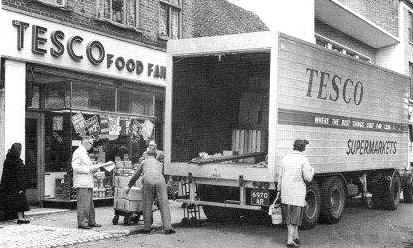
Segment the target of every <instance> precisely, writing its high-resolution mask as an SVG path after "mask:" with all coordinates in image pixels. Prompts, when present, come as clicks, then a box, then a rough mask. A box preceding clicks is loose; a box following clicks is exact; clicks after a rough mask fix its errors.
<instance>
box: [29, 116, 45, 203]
mask: <svg viewBox="0 0 413 248" xmlns="http://www.w3.org/2000/svg"><path fill="white" fill-rule="evenodd" d="M43 123H44V116H43V114H42V113H36V112H26V136H25V137H26V141H25V142H26V147H25V165H26V168H27V175H28V187H29V189H28V190H26V195H27V199H28V200H29V203H30V204H31V205H41V203H42V199H43V195H44V159H43V158H44V125H43Z"/></svg>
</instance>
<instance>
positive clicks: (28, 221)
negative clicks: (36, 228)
mask: <svg viewBox="0 0 413 248" xmlns="http://www.w3.org/2000/svg"><path fill="white" fill-rule="evenodd" d="M29 223H30V220H17V224H19V225H20V224H29Z"/></svg>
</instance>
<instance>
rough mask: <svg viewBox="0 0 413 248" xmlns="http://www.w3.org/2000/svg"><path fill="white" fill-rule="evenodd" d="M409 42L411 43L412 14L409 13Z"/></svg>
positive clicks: (412, 35) (412, 33)
mask: <svg viewBox="0 0 413 248" xmlns="http://www.w3.org/2000/svg"><path fill="white" fill-rule="evenodd" d="M408 31H409V41H410V42H413V13H412V12H410V11H409V28H408Z"/></svg>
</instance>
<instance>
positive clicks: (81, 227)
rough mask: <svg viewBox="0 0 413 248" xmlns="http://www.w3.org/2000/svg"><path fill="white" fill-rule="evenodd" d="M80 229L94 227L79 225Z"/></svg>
mask: <svg viewBox="0 0 413 248" xmlns="http://www.w3.org/2000/svg"><path fill="white" fill-rule="evenodd" d="M77 228H79V229H92V227H91V226H78V227H77Z"/></svg>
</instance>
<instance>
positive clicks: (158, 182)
mask: <svg viewBox="0 0 413 248" xmlns="http://www.w3.org/2000/svg"><path fill="white" fill-rule="evenodd" d="M142 183H143V185H142V194H143V195H142V201H143V220H144V227H145V229H146V230H150V228H151V225H152V222H153V214H152V205H153V200H154V197H155V195H156V198H157V200H158V204H159V209H160V210H161V218H162V224H163V226H164V228H165V230H169V229H172V226H171V212H170V210H169V200H168V193H167V190H166V183H165V179H164V178H163V176H162V175H160V176H144V178H143V180H142Z"/></svg>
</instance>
